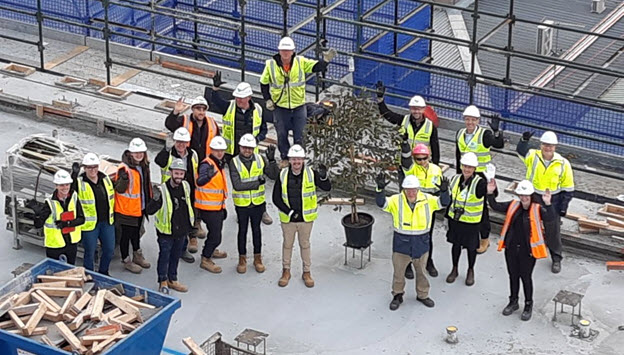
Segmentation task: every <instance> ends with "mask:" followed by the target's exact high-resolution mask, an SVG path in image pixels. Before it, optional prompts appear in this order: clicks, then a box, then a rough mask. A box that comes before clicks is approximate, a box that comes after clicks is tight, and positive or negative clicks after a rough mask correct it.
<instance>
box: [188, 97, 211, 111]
mask: <svg viewBox="0 0 624 355" xmlns="http://www.w3.org/2000/svg"><path fill="white" fill-rule="evenodd" d="M195 105H204V106H206V109H207V108H208V102H207V101H206V99H204V97H203V96H197V97H196V98H194V99H193V102H191V108H193V106H195Z"/></svg>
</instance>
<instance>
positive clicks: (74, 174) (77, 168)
mask: <svg viewBox="0 0 624 355" xmlns="http://www.w3.org/2000/svg"><path fill="white" fill-rule="evenodd" d="M79 173H80V164H79V163H77V162H74V163H73V164H72V172H71V177H72V179H73V180H76V178H77V177H78V174H79Z"/></svg>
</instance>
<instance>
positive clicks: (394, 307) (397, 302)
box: [390, 293, 403, 311]
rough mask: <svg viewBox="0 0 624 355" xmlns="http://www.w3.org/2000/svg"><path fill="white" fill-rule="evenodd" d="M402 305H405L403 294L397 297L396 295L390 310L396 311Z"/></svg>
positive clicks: (398, 294)
mask: <svg viewBox="0 0 624 355" xmlns="http://www.w3.org/2000/svg"><path fill="white" fill-rule="evenodd" d="M401 303H403V294H402V293H397V294H396V295H394V298H392V302H390V310H391V311H396V310H397V309H399V306H400V305H401Z"/></svg>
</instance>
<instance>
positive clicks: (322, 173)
mask: <svg viewBox="0 0 624 355" xmlns="http://www.w3.org/2000/svg"><path fill="white" fill-rule="evenodd" d="M316 172H317V173H318V174H319V178H321V179H325V178H327V167H326V166H325V164H319V166H318V169H316Z"/></svg>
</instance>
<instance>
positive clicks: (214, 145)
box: [210, 136, 227, 150]
mask: <svg viewBox="0 0 624 355" xmlns="http://www.w3.org/2000/svg"><path fill="white" fill-rule="evenodd" d="M210 148H211V149H216V150H226V149H227V143H225V139H223V137H221V136H215V137H214V138H212V140H211V141H210Z"/></svg>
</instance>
